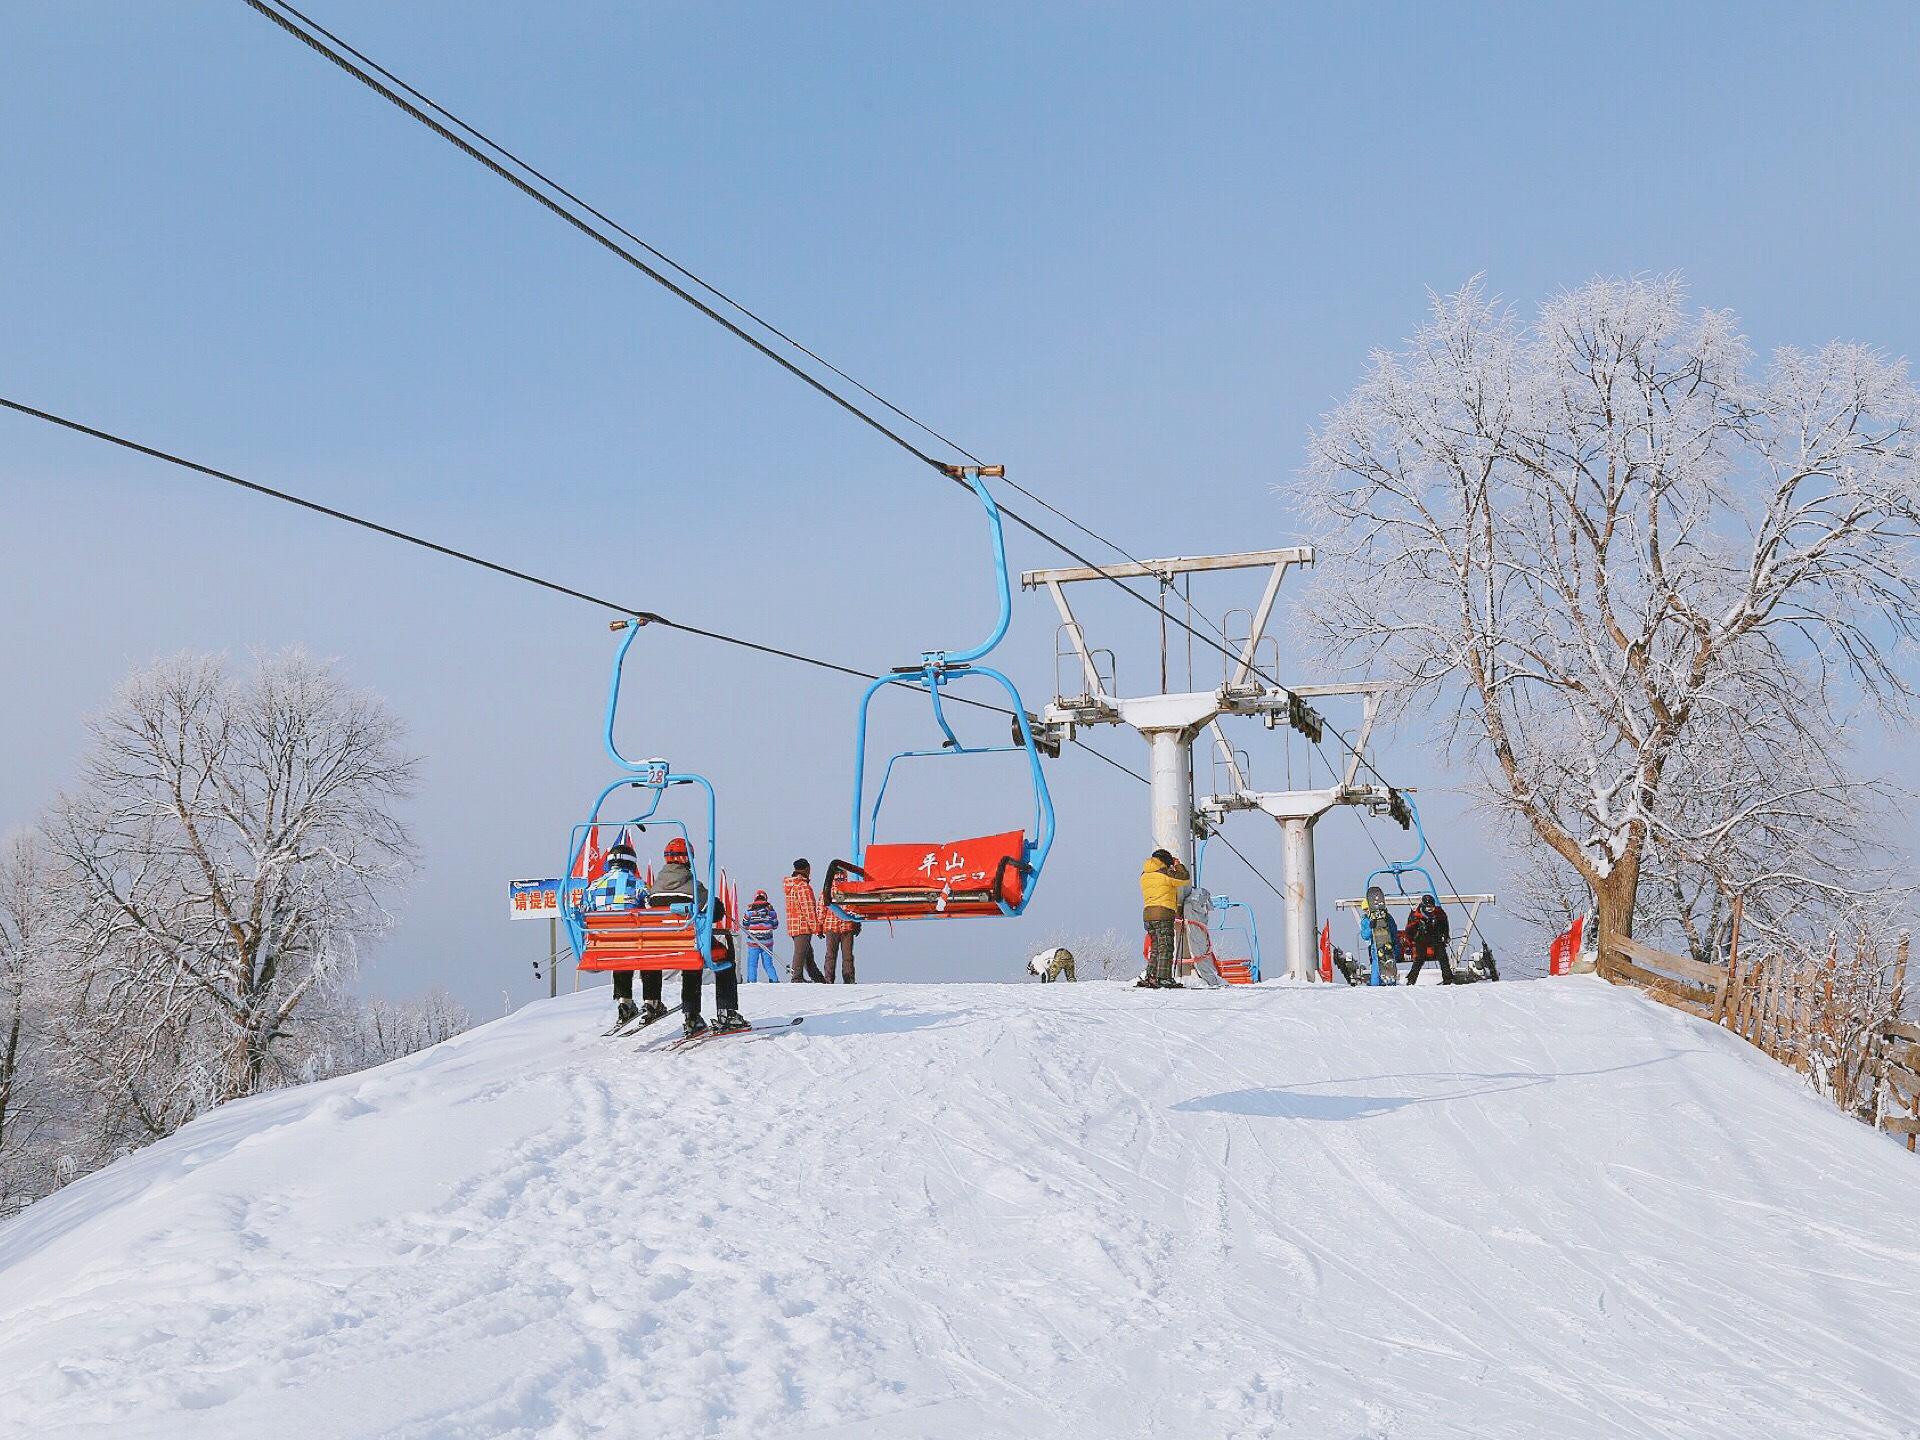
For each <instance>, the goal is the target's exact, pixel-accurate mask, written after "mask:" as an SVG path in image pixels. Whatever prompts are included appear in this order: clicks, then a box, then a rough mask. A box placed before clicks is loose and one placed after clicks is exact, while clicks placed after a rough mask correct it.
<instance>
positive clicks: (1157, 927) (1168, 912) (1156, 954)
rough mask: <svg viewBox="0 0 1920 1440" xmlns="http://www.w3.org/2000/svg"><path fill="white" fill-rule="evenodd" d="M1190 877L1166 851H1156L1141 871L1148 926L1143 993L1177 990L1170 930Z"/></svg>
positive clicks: (1143, 915)
mask: <svg viewBox="0 0 1920 1440" xmlns="http://www.w3.org/2000/svg"><path fill="white" fill-rule="evenodd" d="M1192 878H1193V877H1192V876H1191V875H1189V874H1188V873H1187V867H1186V866H1184V865H1182V864H1181V863H1180V862H1179V861H1178V860H1176V859H1174V858H1173V856H1172V855H1171V854H1169V853H1168V852H1167V851H1165V850H1156V851H1154V852H1153V854H1151V855H1149V856H1148V857H1147V861H1146V864H1144V865H1142V866H1141V867H1140V903H1141V905H1142V906H1143V907H1144V908H1143V910H1142V911H1141V918H1142V919H1143V920H1145V921H1146V924H1147V973H1146V974H1145V975H1144V976H1143V977H1142V978H1141V979H1140V980H1139V982H1138V984H1139V986H1140V988H1141V989H1142V990H1179V989H1182V988H1183V987H1182V986H1181V984H1180V982H1179V981H1178V980H1176V979H1174V978H1173V927H1174V923H1175V922H1176V921H1177V920H1178V919H1179V918H1180V900H1181V895H1182V892H1184V891H1185V890H1186V888H1187V882H1188V881H1189V880H1191V879H1192Z"/></svg>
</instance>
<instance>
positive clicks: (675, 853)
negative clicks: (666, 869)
mask: <svg viewBox="0 0 1920 1440" xmlns="http://www.w3.org/2000/svg"><path fill="white" fill-rule="evenodd" d="M688 853H689V852H688V850H687V842H686V841H684V840H682V839H681V838H680V837H679V836H678V835H676V836H674V837H673V839H671V840H669V841H667V859H669V860H685V859H686V858H687V855H688Z"/></svg>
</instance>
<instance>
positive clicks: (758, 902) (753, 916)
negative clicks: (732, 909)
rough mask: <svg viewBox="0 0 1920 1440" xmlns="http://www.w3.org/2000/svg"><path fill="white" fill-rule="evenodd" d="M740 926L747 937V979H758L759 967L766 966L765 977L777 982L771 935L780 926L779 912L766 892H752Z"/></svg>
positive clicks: (777, 972) (778, 977)
mask: <svg viewBox="0 0 1920 1440" xmlns="http://www.w3.org/2000/svg"><path fill="white" fill-rule="evenodd" d="M740 928H741V929H742V930H743V931H745V932H746V937H747V975H746V978H747V979H748V980H758V979H759V978H760V976H759V973H758V972H759V967H760V966H762V965H764V966H766V967H767V979H769V980H771V981H773V982H775V983H776V984H777V983H779V980H780V972H779V971H778V970H776V969H775V968H774V965H773V937H774V934H775V932H776V931H778V930H779V928H780V912H779V911H778V910H775V909H774V908H773V904H772V902H771V901H769V900H768V899H767V892H766V891H764V890H756V891H754V892H753V903H752V904H751V905H749V906H747V913H746V915H745V916H744V917H743V918H742V921H741V925H740Z"/></svg>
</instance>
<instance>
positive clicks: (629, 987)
mask: <svg viewBox="0 0 1920 1440" xmlns="http://www.w3.org/2000/svg"><path fill="white" fill-rule="evenodd" d="M613 998H614V999H615V1000H631V999H633V971H631V970H616V971H614V972H613Z"/></svg>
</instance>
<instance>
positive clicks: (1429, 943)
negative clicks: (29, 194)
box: [1400, 895, 1458, 985]
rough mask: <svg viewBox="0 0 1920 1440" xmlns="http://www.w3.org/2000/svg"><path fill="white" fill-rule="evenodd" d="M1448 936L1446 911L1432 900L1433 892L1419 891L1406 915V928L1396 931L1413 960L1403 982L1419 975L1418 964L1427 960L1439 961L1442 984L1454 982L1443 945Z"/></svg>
mask: <svg viewBox="0 0 1920 1440" xmlns="http://www.w3.org/2000/svg"><path fill="white" fill-rule="evenodd" d="M1452 939H1453V923H1452V922H1451V921H1450V920H1448V919H1447V912H1446V911H1445V910H1444V909H1443V908H1442V907H1441V906H1440V905H1438V904H1436V903H1435V901H1434V898H1433V896H1431V895H1422V896H1421V897H1420V903H1419V904H1418V905H1416V906H1415V907H1414V909H1413V913H1412V914H1411V915H1409V916H1407V924H1406V928H1405V929H1403V930H1402V931H1401V932H1400V943H1401V945H1402V946H1403V948H1404V949H1405V950H1406V953H1407V954H1408V956H1410V957H1411V958H1412V960H1413V969H1411V970H1409V971H1408V972H1407V984H1409V985H1411V984H1413V983H1414V982H1415V981H1417V980H1418V979H1419V978H1420V967H1421V966H1422V965H1424V964H1426V963H1427V962H1428V961H1429V960H1438V961H1439V962H1440V983H1441V984H1442V985H1453V984H1456V983H1458V982H1457V979H1456V977H1455V976H1454V973H1453V965H1452V964H1451V962H1450V961H1449V960H1448V957H1447V946H1448V945H1449V943H1451V941H1452Z"/></svg>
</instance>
